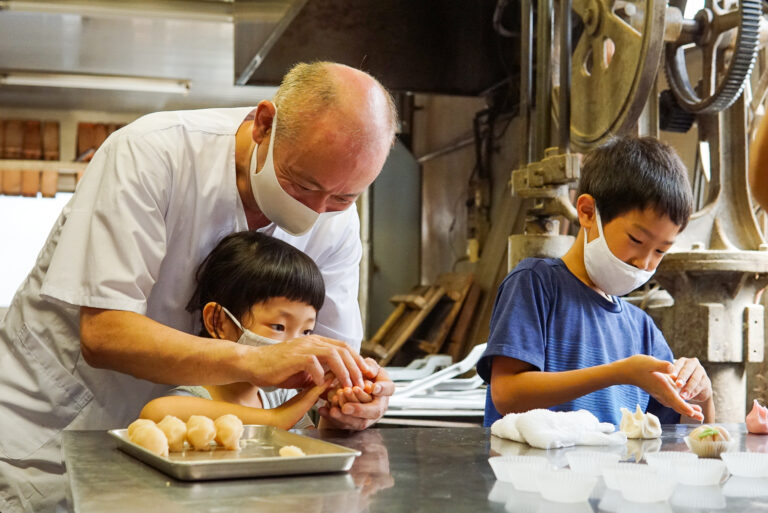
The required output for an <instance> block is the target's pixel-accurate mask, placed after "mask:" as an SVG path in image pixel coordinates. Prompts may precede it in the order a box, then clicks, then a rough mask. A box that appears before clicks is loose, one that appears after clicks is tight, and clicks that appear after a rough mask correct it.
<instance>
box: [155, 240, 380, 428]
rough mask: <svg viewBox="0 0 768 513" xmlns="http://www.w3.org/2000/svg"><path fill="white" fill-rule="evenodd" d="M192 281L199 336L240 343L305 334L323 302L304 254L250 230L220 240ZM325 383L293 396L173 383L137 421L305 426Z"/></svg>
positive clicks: (246, 386) (359, 394) (362, 395)
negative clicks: (169, 418) (233, 419)
mask: <svg viewBox="0 0 768 513" xmlns="http://www.w3.org/2000/svg"><path fill="white" fill-rule="evenodd" d="M196 279H197V288H196V290H195V293H194V294H193V296H192V299H191V300H190V301H189V304H188V305H187V310H188V311H190V312H193V313H194V312H200V314H201V321H202V329H201V331H200V336H203V337H210V338H217V339H223V340H231V341H233V342H237V343H241V344H250V345H255V346H259V345H268V344H277V343H280V342H284V341H287V340H291V339H294V338H297V337H300V336H303V335H309V334H311V333H312V330H313V328H314V326H315V319H316V317H317V312H318V311H319V310H320V307H322V306H323V301H324V300H325V284H324V283H323V277H322V275H321V273H320V270H319V269H318V268H317V265H316V264H315V263H314V262H313V261H312V259H311V258H310V257H309V256H307V255H306V254H304V253H302V252H301V251H299V250H298V249H296V248H294V247H293V246H291V245H290V244H287V243H285V242H283V241H281V240H278V239H275V238H273V237H270V236H268V235H265V234H262V233H258V232H255V231H244V232H238V233H233V234H231V235H228V236H226V237H225V238H224V239H222V240H221V242H219V244H218V245H217V246H216V247H215V248H214V249H213V251H211V253H210V254H209V255H208V256H207V257H206V259H205V260H204V261H203V263H202V264H200V267H199V268H198V270H197V274H196ZM369 377H370V376H369ZM332 381H333V378H332V376H329V375H326V381H325V383H324V384H323V385H320V386H313V387H311V388H307V389H305V390H302V391H301V392H297V391H296V390H294V389H281V388H275V389H269V390H267V389H265V388H259V387H256V386H253V385H251V384H250V383H231V384H229V385H217V386H181V387H176V388H175V389H174V391H173V395H171V396H167V397H160V398H157V399H154V400H152V401H150V402H149V403H147V404H146V405H145V406H144V408H143V409H142V411H141V415H140V417H141V418H147V419H152V420H154V421H155V422H159V421H160V420H162V419H163V417H165V416H166V415H173V416H176V417H178V418H180V419H181V420H183V421H186V420H187V419H188V418H189V417H190V416H191V415H205V416H207V417H210V418H214V419H215V418H218V417H220V416H221V415H225V414H228V413H231V414H234V415H236V416H237V417H239V418H240V420H242V421H243V423H245V424H263V425H271V426H276V427H279V428H282V429H290V428H293V427H295V428H297V429H302V428H308V427H312V426H313V423H312V421H311V420H310V419H309V416H308V415H307V412H308V411H309V409H310V408H312V406H313V405H314V404H315V402H316V401H317V400H318V399H319V398H320V397H321V395H322V394H323V393H324V392H325V391H326V390H328V388H329V387H330V386H331V384H332ZM347 395H349V396H350V397H354V398H355V399H357V400H358V401H359V402H367V401H370V400H371V399H372V398H371V397H370V395H369V394H367V393H366V392H364V391H362V390H361V389H360V388H359V387H354V388H353V389H352V390H351V391H347Z"/></svg>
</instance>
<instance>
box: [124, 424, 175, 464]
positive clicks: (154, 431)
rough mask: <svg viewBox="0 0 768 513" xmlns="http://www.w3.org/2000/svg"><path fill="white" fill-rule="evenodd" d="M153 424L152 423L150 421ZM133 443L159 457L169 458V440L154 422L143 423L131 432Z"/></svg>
mask: <svg viewBox="0 0 768 513" xmlns="http://www.w3.org/2000/svg"><path fill="white" fill-rule="evenodd" d="M150 422H151V421H150ZM129 438H130V440H131V442H133V443H135V444H136V445H140V446H142V447H144V448H145V449H146V450H148V451H150V452H152V453H154V454H157V455H158V456H165V457H167V456H168V439H167V438H166V437H165V433H163V432H162V431H161V430H160V428H159V427H157V425H155V423H154V422H151V423H150V424H146V423H142V424H140V425H138V426H136V427H135V428H134V429H133V430H132V431H131V436H130V437H129Z"/></svg>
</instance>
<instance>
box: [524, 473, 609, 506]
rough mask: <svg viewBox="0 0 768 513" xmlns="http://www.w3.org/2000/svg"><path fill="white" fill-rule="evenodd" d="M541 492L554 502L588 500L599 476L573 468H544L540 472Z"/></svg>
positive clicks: (538, 482) (539, 485) (539, 483)
mask: <svg viewBox="0 0 768 513" xmlns="http://www.w3.org/2000/svg"><path fill="white" fill-rule="evenodd" d="M537 484H538V487H539V493H540V494H541V496H542V497H543V498H545V499H546V500H548V501H552V502H565V503H576V502H586V501H587V500H588V499H589V496H590V495H591V494H592V490H593V489H594V488H595V485H596V484H597V478H596V477H591V476H585V475H582V474H579V473H577V472H574V471H573V470H544V471H542V472H539V475H538V481H537Z"/></svg>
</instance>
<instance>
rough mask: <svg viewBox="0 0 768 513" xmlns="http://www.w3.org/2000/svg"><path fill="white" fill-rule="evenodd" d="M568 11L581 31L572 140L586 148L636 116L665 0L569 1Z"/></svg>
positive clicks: (651, 75) (657, 48) (653, 65)
mask: <svg viewBox="0 0 768 513" xmlns="http://www.w3.org/2000/svg"><path fill="white" fill-rule="evenodd" d="M752 1H754V0H752ZM573 10H574V11H575V12H576V13H577V14H578V15H579V16H580V17H581V19H582V21H583V23H584V31H583V32H582V34H581V37H580V38H579V41H578V43H577V44H576V47H575V49H574V51H573V59H572V73H571V98H573V100H572V102H571V142H572V144H573V146H574V147H575V148H576V149H577V150H579V151H587V150H589V149H590V148H592V147H594V146H597V145H599V144H601V143H602V142H604V141H606V140H607V139H608V138H609V137H610V136H612V135H616V134H622V133H626V132H628V131H629V130H631V129H632V128H633V127H634V125H635V122H636V121H637V118H638V117H639V116H640V113H641V112H642V110H643V106H644V105H645V103H646V101H647V100H648V95H649V93H650V90H651V88H652V86H653V83H654V81H655V79H656V73H657V71H658V68H659V64H660V61H661V52H662V48H663V45H664V17H665V10H666V2H664V1H662V0H637V1H624V0H573Z"/></svg>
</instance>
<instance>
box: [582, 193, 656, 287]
mask: <svg viewBox="0 0 768 513" xmlns="http://www.w3.org/2000/svg"><path fill="white" fill-rule="evenodd" d="M595 218H596V222H597V230H598V237H597V238H596V239H595V240H593V241H592V242H589V243H588V242H587V230H586V228H585V229H584V266H585V267H586V268H587V274H588V275H589V279H590V280H592V281H593V282H594V284H595V285H597V286H598V287H599V288H600V289H601V290H602V291H603V292H605V293H606V294H611V295H614V296H623V295H625V294H629V293H630V292H632V291H633V290H635V289H636V288H637V287H639V286H640V285H642V284H643V283H645V282H647V281H648V280H650V279H651V276H653V273H654V272H655V270H654V271H646V270H644V269H638V268H637V267H635V266H633V265H629V264H628V263H626V262H623V261H622V260H621V259H619V258H618V257H617V256H616V255H614V254H613V253H612V252H611V248H609V247H608V243H607V242H606V241H605V236H604V235H603V223H602V221H601V220H600V213H599V212H598V211H597V207H595Z"/></svg>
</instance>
